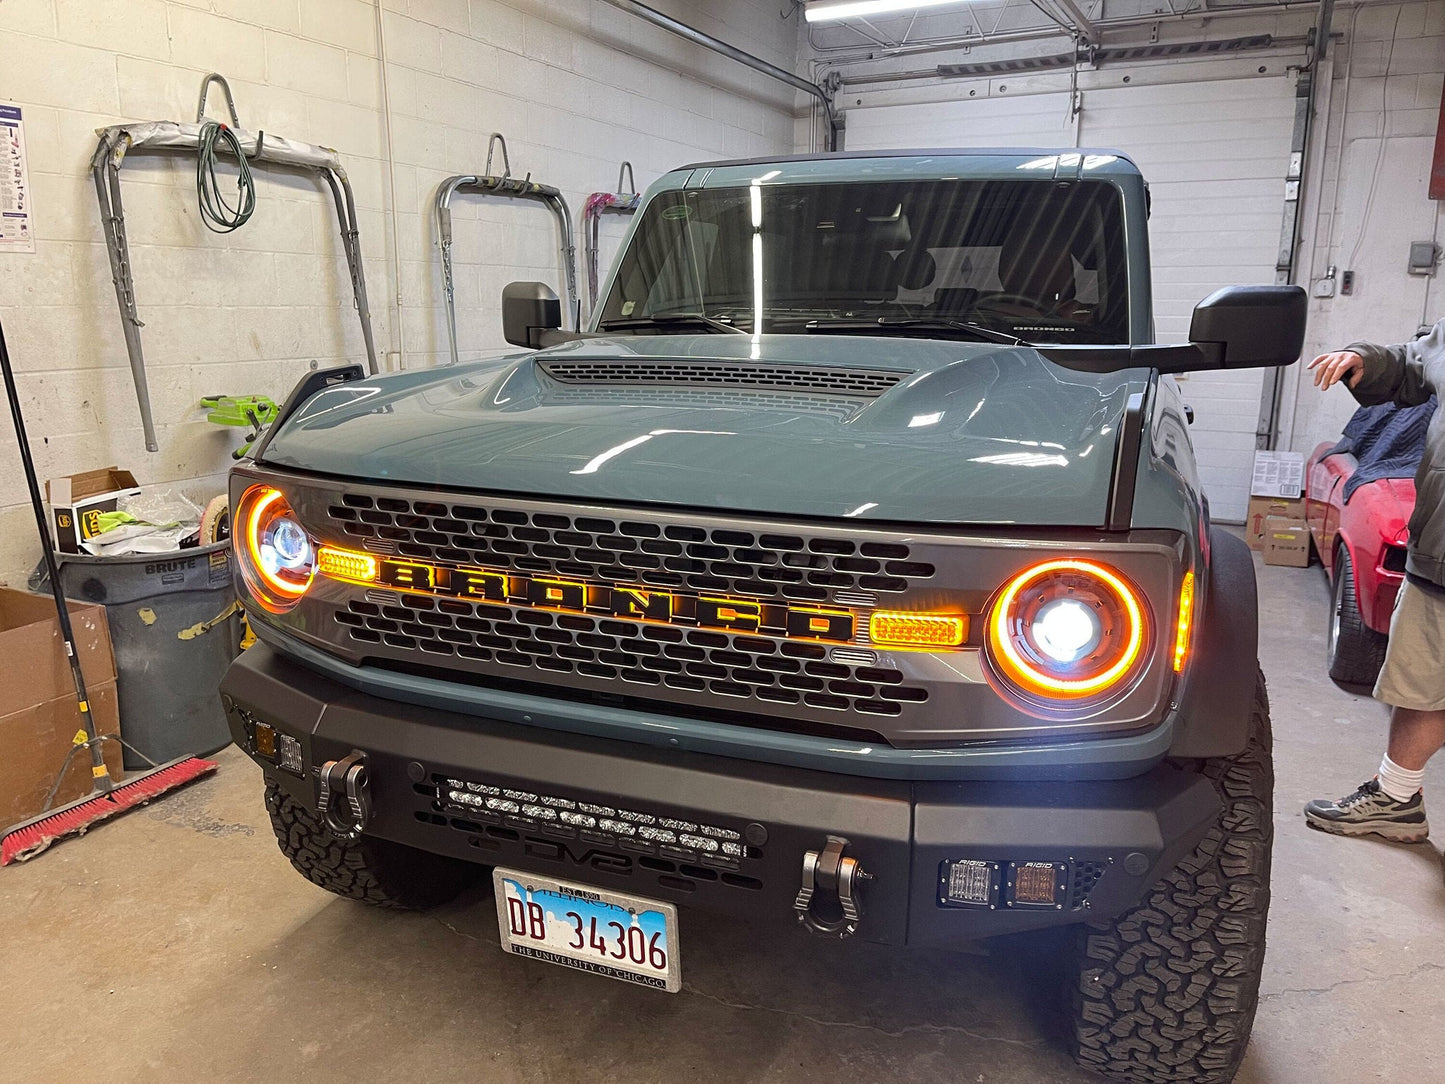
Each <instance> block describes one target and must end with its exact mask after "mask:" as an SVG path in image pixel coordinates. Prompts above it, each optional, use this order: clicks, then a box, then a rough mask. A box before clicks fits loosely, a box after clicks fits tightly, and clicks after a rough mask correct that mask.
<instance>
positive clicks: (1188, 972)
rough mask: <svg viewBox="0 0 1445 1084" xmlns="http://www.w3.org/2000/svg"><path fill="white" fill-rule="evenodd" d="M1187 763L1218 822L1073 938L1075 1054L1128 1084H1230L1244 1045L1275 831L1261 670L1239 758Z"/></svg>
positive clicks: (1253, 1003)
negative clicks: (1120, 905) (1214, 799)
mask: <svg viewBox="0 0 1445 1084" xmlns="http://www.w3.org/2000/svg"><path fill="white" fill-rule="evenodd" d="M1192 763H1193V764H1194V765H1195V766H1197V768H1198V770H1199V771H1200V772H1201V773H1202V774H1203V775H1205V776H1206V777H1207V778H1209V779H1211V780H1212V781H1213V782H1214V785H1215V787H1216V788H1217V789H1218V791H1219V794H1220V797H1221V798H1222V799H1223V801H1224V803H1225V808H1224V812H1223V814H1222V815H1221V817H1220V819H1219V822H1218V823H1217V824H1215V825H1214V827H1212V828H1211V829H1210V830H1209V832H1208V833H1207V834H1206V835H1205V837H1204V839H1203V840H1202V841H1201V842H1200V843H1199V845H1198V846H1197V847H1196V848H1195V849H1194V851H1193V852H1192V853H1190V854H1189V855H1188V856H1186V857H1185V858H1183V859H1182V860H1180V862H1179V863H1178V864H1177V865H1175V867H1174V868H1173V870H1171V871H1170V872H1169V874H1168V875H1167V876H1166V877H1165V878H1164V879H1163V880H1162V881H1160V882H1159V883H1158V884H1157V885H1156V886H1155V887H1154V889H1153V891H1152V892H1151V893H1150V895H1149V896H1148V897H1147V898H1146V899H1145V900H1144V902H1143V903H1141V904H1140V905H1139V906H1137V907H1135V908H1134V909H1133V910H1132V911H1129V912H1126V913H1125V914H1124V915H1123V916H1121V917H1120V918H1119V919H1117V920H1116V921H1114V922H1112V923H1109V924H1096V925H1090V926H1086V927H1084V928H1083V929H1081V930H1080V933H1079V943H1078V947H1077V957H1076V960H1077V968H1076V969H1075V976H1076V980H1077V981H1076V982H1075V983H1074V986H1073V991H1072V992H1073V1008H1074V1029H1073V1030H1074V1034H1073V1053H1074V1056H1075V1058H1076V1059H1077V1060H1078V1061H1079V1063H1080V1064H1081V1065H1084V1066H1086V1067H1088V1068H1090V1069H1093V1070H1095V1071H1096V1072H1100V1073H1103V1074H1104V1075H1106V1076H1109V1077H1112V1078H1114V1079H1117V1080H1126V1081H1131V1082H1135V1084H1182V1082H1185V1081H1189V1082H1191V1084H1225V1082H1227V1081H1230V1080H1232V1079H1233V1078H1234V1074H1235V1072H1236V1071H1237V1070H1238V1068H1239V1064H1240V1062H1241V1060H1242V1059H1243V1057H1244V1051H1245V1046H1246V1044H1247V1043H1248V1041H1249V1033H1250V1029H1251V1028H1252V1027H1253V1024H1254V1014H1255V1009H1256V1007H1257V1006H1258V1002H1259V980H1260V973H1261V970H1262V968H1263V965H1264V952H1265V923H1266V920H1267V918H1268V914H1269V871H1270V855H1271V845H1272V842H1273V835H1274V828H1273V823H1272V819H1271V818H1272V807H1273V800H1272V795H1273V790H1274V767H1273V760H1272V743H1271V736H1270V726H1269V698H1268V694H1267V692H1266V689H1265V683H1264V675H1263V673H1261V674H1259V676H1258V679H1257V685H1256V690H1255V703H1254V710H1253V713H1252V718H1251V720H1250V736H1249V744H1248V746H1247V747H1246V748H1245V750H1244V752H1242V753H1240V754H1239V755H1237V756H1235V757H1217V758H1213V759H1210V760H1204V761H1195V762H1192Z"/></svg>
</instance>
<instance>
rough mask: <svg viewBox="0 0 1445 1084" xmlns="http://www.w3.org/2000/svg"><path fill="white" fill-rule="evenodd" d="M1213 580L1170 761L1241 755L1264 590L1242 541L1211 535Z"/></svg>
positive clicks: (1256, 661) (1250, 705)
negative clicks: (1261, 589)
mask: <svg viewBox="0 0 1445 1084" xmlns="http://www.w3.org/2000/svg"><path fill="white" fill-rule="evenodd" d="M1209 556H1210V562H1209V572H1208V576H1209V580H1208V590H1207V591H1205V592H1204V593H1203V595H1204V597H1203V599H1202V601H1203V603H1204V605H1203V606H1202V607H1201V609H1200V610H1199V623H1198V624H1197V625H1196V627H1195V641H1194V654H1193V659H1192V661H1190V662H1189V663H1188V671H1187V673H1186V677H1185V685H1184V695H1183V697H1182V698H1181V700H1180V704H1179V713H1178V720H1177V722H1176V723H1175V726H1174V741H1173V742H1172V743H1171V744H1170V746H1169V753H1168V755H1169V756H1171V757H1222V756H1234V755H1236V754H1238V753H1241V752H1243V751H1244V748H1245V746H1246V745H1247V744H1248V742H1249V720H1250V716H1251V714H1252V712H1253V710H1254V693H1255V682H1256V674H1257V672H1258V669H1259V587H1258V584H1257V583H1256V581H1255V575H1254V555H1253V554H1252V553H1251V552H1250V550H1249V547H1248V546H1247V545H1245V542H1244V540H1243V539H1241V538H1236V537H1235V536H1234V535H1232V534H1230V533H1228V532H1227V531H1224V530H1221V529H1220V528H1218V527H1215V526H1211V527H1210V528H1209Z"/></svg>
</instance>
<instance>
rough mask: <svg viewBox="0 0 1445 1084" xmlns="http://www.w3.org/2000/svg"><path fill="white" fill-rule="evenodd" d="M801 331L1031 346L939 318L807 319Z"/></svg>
mask: <svg viewBox="0 0 1445 1084" xmlns="http://www.w3.org/2000/svg"><path fill="white" fill-rule="evenodd" d="M803 327H804V330H806V331H809V332H815V333H819V334H836V335H850V334H857V333H859V332H889V331H924V332H926V331H956V332H959V333H960V334H962V335H966V336H968V337H969V338H972V339H974V340H975V341H978V342H986V343H1001V344H1003V345H1005V346H1032V345H1033V343H1031V342H1028V341H1026V340H1024V339H1020V338H1019V337H1018V336H1017V335H1010V334H1008V332H1006V331H995V330H994V329H993V328H991V327H984V326H983V325H982V324H970V323H969V322H968V321H967V320H950V319H948V318H947V317H942V316H878V317H875V318H873V319H871V320H810V321H809V322H808V323H806V324H804V325H803Z"/></svg>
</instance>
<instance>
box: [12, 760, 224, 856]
mask: <svg viewBox="0 0 1445 1084" xmlns="http://www.w3.org/2000/svg"><path fill="white" fill-rule="evenodd" d="M216 768H217V764H216V762H215V761H214V760H202V759H200V758H199V757H187V758H186V759H185V760H179V761H176V762H175V763H173V764H167V765H164V766H163V767H160V768H156V769H153V770H152V771H149V772H147V773H146V774H144V775H141V776H137V777H136V778H135V779H131V780H129V781H127V782H125V783H121V784H120V785H119V786H117V787H115V789H113V790H111V791H109V792H107V793H105V794H96V795H92V796H90V797H88V798H82V799H80V800H79V801H77V802H75V803H73V804H71V805H69V806H66V807H64V808H62V809H57V810H56V811H55V812H54V813H51V814H49V815H48V816H44V817H40V818H38V819H37V820H33V821H30V822H29V823H27V824H22V825H20V826H19V827H17V828H14V829H12V830H11V831H10V832H9V833H7V834H6V836H5V838H4V840H3V841H0V866H8V865H9V864H10V863H11V862H17V861H18V862H23V861H25V860H26V859H27V858H34V857H35V856H36V855H37V854H39V853H40V852H41V851H43V850H45V848H46V847H48V846H50V845H51V844H52V843H54V842H55V841H56V840H57V839H61V838H63V837H64V836H69V835H83V834H84V833H85V831H86V830H87V829H88V828H89V827H90V826H91V825H93V824H97V823H99V822H100V821H103V820H106V819H107V818H109V817H114V816H115V815H116V814H117V813H124V812H125V811H126V810H127V809H131V808H133V807H134V806H138V805H143V804H145V803H146V802H148V801H150V800H151V799H152V798H154V797H156V796H157V795H159V794H164V793H165V792H166V791H168V790H173V789H175V788H176V787H179V786H181V785H182V784H183V783H189V782H190V781H191V780H193V779H199V778H200V777H201V776H203V775H209V774H210V773H211V772H213V771H215V770H216Z"/></svg>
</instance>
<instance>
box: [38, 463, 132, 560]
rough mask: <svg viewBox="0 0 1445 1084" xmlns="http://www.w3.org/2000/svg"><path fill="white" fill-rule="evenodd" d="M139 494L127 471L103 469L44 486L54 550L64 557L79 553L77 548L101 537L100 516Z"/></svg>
mask: <svg viewBox="0 0 1445 1084" xmlns="http://www.w3.org/2000/svg"><path fill="white" fill-rule="evenodd" d="M139 493H140V486H138V485H136V482H135V476H134V475H132V474H131V472H130V471H128V470H117V469H116V468H115V467H113V466H111V467H103V468H102V469H100V470H88V471H84V472H82V473H80V474H70V475H67V476H66V477H64V478H52V479H50V481H48V482H46V483H45V498H46V500H48V501H49V502H50V512H51V516H52V517H53V519H54V524H55V526H54V528H53V529H54V531H55V546H56V548H57V549H59V550H60V551H61V552H63V553H80V552H81V547H80V544H81V543H82V542H84V541H86V540H87V539H90V538H94V537H95V536H96V535H98V534H99V533H100V515H101V513H102V512H114V511H115V509H116V505H117V504H119V502H120V499H121V498H122V497H134V496H136V495H138V494H139Z"/></svg>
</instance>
